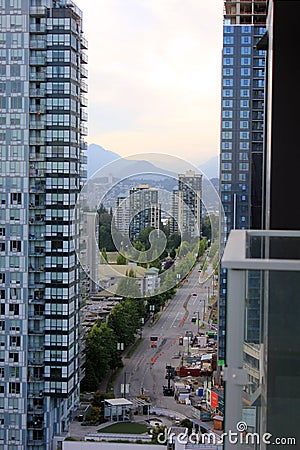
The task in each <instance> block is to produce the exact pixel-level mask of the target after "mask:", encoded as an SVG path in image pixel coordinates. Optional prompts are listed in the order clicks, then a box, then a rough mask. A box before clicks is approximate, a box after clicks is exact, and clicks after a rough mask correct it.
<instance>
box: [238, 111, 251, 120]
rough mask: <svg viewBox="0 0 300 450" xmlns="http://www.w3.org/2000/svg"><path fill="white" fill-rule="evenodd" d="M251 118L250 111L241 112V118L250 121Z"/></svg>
mask: <svg viewBox="0 0 300 450" xmlns="http://www.w3.org/2000/svg"><path fill="white" fill-rule="evenodd" d="M249 116H250V112H249V111H240V118H245V119H248V118H249Z"/></svg>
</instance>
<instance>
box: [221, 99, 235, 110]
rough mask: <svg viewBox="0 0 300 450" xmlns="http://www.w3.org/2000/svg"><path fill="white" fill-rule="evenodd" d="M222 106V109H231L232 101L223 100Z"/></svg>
mask: <svg viewBox="0 0 300 450" xmlns="http://www.w3.org/2000/svg"><path fill="white" fill-rule="evenodd" d="M222 106H223V108H232V106H233V101H232V100H227V99H226V100H223V101H222Z"/></svg>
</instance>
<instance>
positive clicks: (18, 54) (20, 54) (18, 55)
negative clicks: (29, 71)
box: [10, 16, 24, 62]
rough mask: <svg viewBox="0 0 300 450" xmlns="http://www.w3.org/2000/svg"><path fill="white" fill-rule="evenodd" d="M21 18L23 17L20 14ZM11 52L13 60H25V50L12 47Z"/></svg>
mask: <svg viewBox="0 0 300 450" xmlns="http://www.w3.org/2000/svg"><path fill="white" fill-rule="evenodd" d="M11 17H13V16H11ZM19 18H20V19H21V16H19ZM10 52H11V53H10V59H11V61H19V62H23V60H24V50H17V49H12V50H11V51H10Z"/></svg>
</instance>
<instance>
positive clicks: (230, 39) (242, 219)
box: [219, 0, 266, 365]
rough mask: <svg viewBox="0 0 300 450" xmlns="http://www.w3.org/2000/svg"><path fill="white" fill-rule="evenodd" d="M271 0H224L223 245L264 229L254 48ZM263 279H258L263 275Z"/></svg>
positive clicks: (260, 71) (253, 319) (259, 79)
mask: <svg viewBox="0 0 300 450" xmlns="http://www.w3.org/2000/svg"><path fill="white" fill-rule="evenodd" d="M265 23H266V1H265V0H236V1H225V2H224V26H223V54H222V57H223V60H222V108H221V115H222V117H221V150H220V152H221V158H220V161H221V162H220V197H221V201H222V205H223V208H224V213H225V215H224V220H222V221H221V223H220V247H221V251H222V250H223V248H224V246H225V244H226V241H227V238H228V234H229V232H230V230H231V229H248V228H253V227H255V228H261V204H262V168H263V163H262V161H263V120H264V71H265V52H264V51H263V50H257V49H256V48H255V45H256V43H257V42H258V40H259V39H260V38H261V36H262V35H263V34H264V33H265ZM257 276H258V275H257V274H252V275H251V277H252V278H253V280H252V281H251V280H249V286H250V288H251V289H252V290H251V289H250V290H251V292H250V293H249V295H250V296H251V298H253V301H250V302H249V311H248V317H247V320H248V324H249V339H250V340H251V341H255V340H256V337H257V335H258V328H259V322H258V313H257V309H258V308H259V298H258V296H259V290H257V291H256V289H255V285H256V284H257V279H256V277H257ZM258 281H259V280H258ZM219 294H220V300H219V364H220V365H223V364H224V359H225V339H226V337H225V329H226V295H227V275H226V270H225V269H223V268H222V267H221V268H220V292H219Z"/></svg>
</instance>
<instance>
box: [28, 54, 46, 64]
mask: <svg viewBox="0 0 300 450" xmlns="http://www.w3.org/2000/svg"><path fill="white" fill-rule="evenodd" d="M46 62H47V59H46V56H31V57H30V59H29V63H30V65H31V66H45V65H46Z"/></svg>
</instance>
